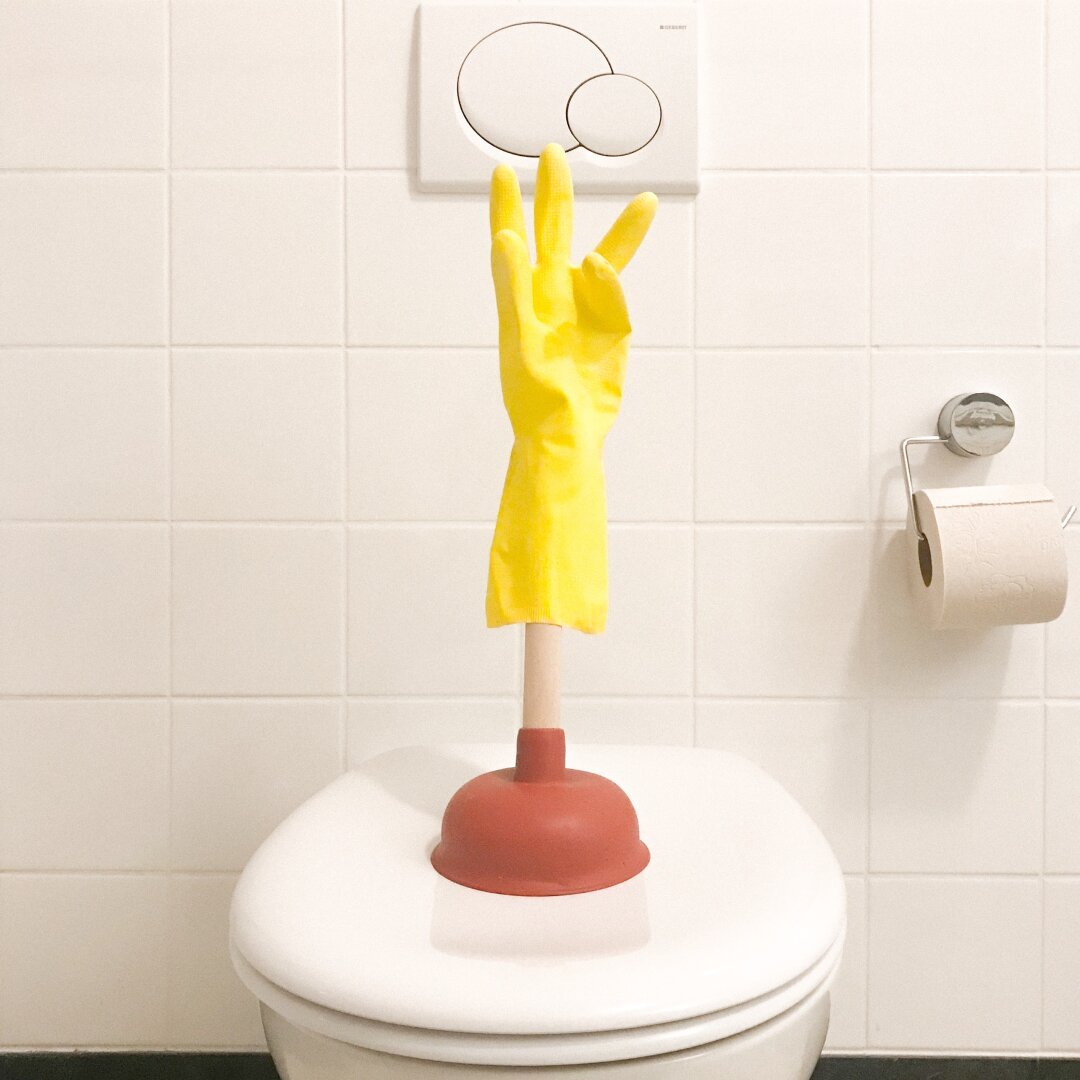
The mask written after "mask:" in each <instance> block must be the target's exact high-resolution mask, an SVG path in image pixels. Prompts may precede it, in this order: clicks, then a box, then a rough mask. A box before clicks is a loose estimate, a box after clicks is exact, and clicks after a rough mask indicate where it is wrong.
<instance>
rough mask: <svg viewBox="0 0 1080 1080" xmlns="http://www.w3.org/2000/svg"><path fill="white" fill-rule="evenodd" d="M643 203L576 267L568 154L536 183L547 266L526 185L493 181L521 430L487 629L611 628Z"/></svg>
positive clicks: (512, 400)
mask: <svg viewBox="0 0 1080 1080" xmlns="http://www.w3.org/2000/svg"><path fill="white" fill-rule="evenodd" d="M655 214H656V196H655V195H653V194H652V193H651V192H646V193H644V194H642V195H638V196H637V198H635V199H634V200H633V201H632V202H631V203H630V204H629V205H628V206H627V207H626V209H625V210H623V212H622V213H621V214H620V215H619V218H618V220H617V221H616V222H615V224H614V225H613V226H612V227H611V229H610V230H609V232H608V233H607V235H606V236H605V237H604V238H603V240H601V241H600V243H599V244H597V245H596V250H595V251H593V252H591V253H590V254H589V255H587V256H586V257H585V259H584V261H583V262H582V264H581V265H580V266H571V265H570V236H571V232H572V229H573V216H574V188H573V182H572V180H571V178H570V169H569V167H568V166H567V164H566V157H565V155H564V153H563V151H562V148H561V147H560V146H558V145H556V144H552V145H551V146H548V147H547V148H546V149H545V150H544V152H543V154H541V156H540V165H539V170H538V172H537V177H536V202H535V229H536V266H535V267H534V266H533V265H532V264H531V262H530V260H529V253H528V248H527V246H526V241H525V217H524V214H523V212H522V209H521V192H520V190H519V188H518V182H517V176H516V175H515V174H514V171H513V169H511V168H510V167H509V166H506V165H500V166H499V167H498V168H496V170H495V172H494V174H493V176H492V178H491V237H492V241H491V272H492V276H493V277H494V279H495V299H496V303H497V305H498V309H499V370H500V376H501V381H502V393H503V402H504V403H505V405H506V411H507V412H508V413H509V414H510V422H511V424H512V425H513V429H514V447H513V450H512V451H511V453H510V465H509V468H508V469H507V473H506V483H505V485H504V487H503V494H502V502H501V504H500V506H499V517H498V520H497V522H496V524H495V537H494V540H493V541H492V545H491V560H490V565H489V570H488V590H487V623H488V626H504V625H506V624H507V623H516V622H526V623H529V622H543V623H555V624H557V625H559V626H572V627H575V628H576V629H578V630H583V631H585V632H586V633H597V632H599V631H600V630H603V628H604V622H605V620H606V618H607V598H608V585H607V504H606V499H605V495H604V467H603V459H602V451H603V444H604V437H605V436H606V435H607V433H608V430H609V429H610V428H611V425H612V423H613V422H614V420H615V415H616V413H617V412H618V411H619V403H620V401H621V400H622V387H623V375H624V372H625V370H626V354H627V351H628V350H629V347H630V320H629V318H628V316H627V313H626V300H625V298H624V297H623V291H622V285H621V284H620V283H619V277H618V272H619V271H620V270H622V268H623V267H624V266H625V265H626V264H627V263H628V262H629V261H630V259H631V258H632V257H633V255H634V252H635V251H636V250H637V248H638V245H639V244H640V243H641V241H642V240H643V239H644V238H645V234H646V233H647V232H648V230H649V226H650V225H651V224H652V220H653V217H654V215H655Z"/></svg>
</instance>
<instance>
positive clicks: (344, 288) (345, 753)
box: [339, 0, 351, 771]
mask: <svg viewBox="0 0 1080 1080" xmlns="http://www.w3.org/2000/svg"><path fill="white" fill-rule="evenodd" d="M339 3H340V8H341V132H340V134H341V158H340V161H341V170H340V173H339V175H340V177H341V368H342V372H341V378H342V416H341V425H342V429H341V440H342V442H341V454H342V461H341V545H342V567H341V671H340V672H339V678H340V680H341V713H340V718H339V724H340V725H341V726H340V754H341V758H340V765H341V769H342V771H345V770H346V769H347V768H348V767H349V701H348V693H349V608H350V597H349V523H348V519H349V486H350V482H351V481H350V477H351V468H350V458H351V454H350V452H349V440H350V437H351V428H350V423H351V420H350V416H349V409H350V399H349V348H348V343H349V191H348V179H347V177H346V175H345V165H346V162H347V160H348V140H349V135H348V117H347V110H346V102H347V101H348V70H349V65H348V25H347V16H346V9H347V8H348V4H347V3H345V0H339Z"/></svg>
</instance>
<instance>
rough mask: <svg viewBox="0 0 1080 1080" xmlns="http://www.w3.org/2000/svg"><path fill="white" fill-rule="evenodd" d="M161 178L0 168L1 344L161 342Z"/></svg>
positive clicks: (162, 311)
mask: <svg viewBox="0 0 1080 1080" xmlns="http://www.w3.org/2000/svg"><path fill="white" fill-rule="evenodd" d="M164 263H165V177H164V176H162V175H160V174H155V173H150V172H141V173H126V174H121V173H86V174H80V173H75V172H55V173H37V172H12V173H6V174H4V175H0V278H2V279H3V282H4V288H3V289H2V290H0V345H86V344H93V345H156V344H161V343H162V342H164V341H165V311H166V298H165V265H164Z"/></svg>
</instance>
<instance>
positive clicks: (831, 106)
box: [699, 0, 869, 168]
mask: <svg viewBox="0 0 1080 1080" xmlns="http://www.w3.org/2000/svg"><path fill="white" fill-rule="evenodd" d="M703 14H704V15H705V16H706V17H703V18H702V20H701V29H700V31H699V32H700V33H701V35H702V38H703V44H702V48H703V52H704V54H705V55H706V56H708V57H709V64H708V65H707V69H706V72H705V75H704V77H705V79H706V80H707V83H706V92H705V93H703V94H701V95H700V108H701V120H700V123H701V144H702V151H701V153H702V160H703V162H704V164H705V166H706V167H710V168H712V167H718V168H859V167H860V166H862V165H864V164H865V163H866V153H867V149H866V83H867V29H868V23H869V8H868V6H867V5H866V4H864V3H861V2H860V0H809V2H808V0H773V2H771V3H761V2H760V0H713V2H711V3H709V4H708V7H707V10H706V11H705V12H703Z"/></svg>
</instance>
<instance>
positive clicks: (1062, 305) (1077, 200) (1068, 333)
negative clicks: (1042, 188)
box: [1046, 174, 1080, 345]
mask: <svg viewBox="0 0 1080 1080" xmlns="http://www.w3.org/2000/svg"><path fill="white" fill-rule="evenodd" d="M1046 183H1047V199H1046V214H1047V222H1046V245H1047V247H1046V340H1047V342H1048V343H1049V344H1050V345H1077V344H1080V176H1077V175H1073V174H1065V175H1051V176H1049V177H1048V178H1047V181H1046Z"/></svg>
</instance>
